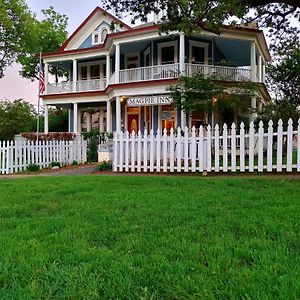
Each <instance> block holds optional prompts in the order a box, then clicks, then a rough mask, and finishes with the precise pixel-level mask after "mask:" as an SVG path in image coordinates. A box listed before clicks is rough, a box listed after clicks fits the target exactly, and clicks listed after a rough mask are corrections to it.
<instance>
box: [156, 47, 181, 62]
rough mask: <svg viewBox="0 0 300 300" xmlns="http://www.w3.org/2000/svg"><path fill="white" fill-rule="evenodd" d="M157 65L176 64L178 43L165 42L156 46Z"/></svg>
mask: <svg viewBox="0 0 300 300" xmlns="http://www.w3.org/2000/svg"><path fill="white" fill-rule="evenodd" d="M157 47H158V64H159V65H166V64H174V63H177V62H178V53H177V52H178V43H177V41H172V42H165V43H161V44H158V45H157Z"/></svg>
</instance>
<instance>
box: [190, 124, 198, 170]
mask: <svg viewBox="0 0 300 300" xmlns="http://www.w3.org/2000/svg"><path fill="white" fill-rule="evenodd" d="M196 146H197V145H196V128H195V126H193V127H192V137H191V171H192V172H196V150H197V149H196Z"/></svg>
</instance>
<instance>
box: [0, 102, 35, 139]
mask: <svg viewBox="0 0 300 300" xmlns="http://www.w3.org/2000/svg"><path fill="white" fill-rule="evenodd" d="M35 130H36V116H35V110H34V107H33V105H32V104H30V103H28V102H26V101H24V100H22V99H18V100H15V101H6V100H2V101H0V140H12V139H13V138H14V136H15V135H16V134H19V133H21V132H30V131H35Z"/></svg>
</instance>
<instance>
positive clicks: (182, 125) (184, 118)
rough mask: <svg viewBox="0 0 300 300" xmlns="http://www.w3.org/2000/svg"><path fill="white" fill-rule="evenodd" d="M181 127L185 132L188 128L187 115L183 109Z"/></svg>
mask: <svg viewBox="0 0 300 300" xmlns="http://www.w3.org/2000/svg"><path fill="white" fill-rule="evenodd" d="M180 127H181V129H183V130H184V128H185V127H186V113H185V112H184V111H183V109H182V110H181V126H180Z"/></svg>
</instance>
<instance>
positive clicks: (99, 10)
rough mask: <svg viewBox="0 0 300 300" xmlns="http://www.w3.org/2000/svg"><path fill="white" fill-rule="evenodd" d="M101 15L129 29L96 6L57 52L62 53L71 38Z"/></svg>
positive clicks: (128, 27)
mask: <svg viewBox="0 0 300 300" xmlns="http://www.w3.org/2000/svg"><path fill="white" fill-rule="evenodd" d="M98 12H100V13H103V14H104V15H107V16H108V17H109V18H111V19H113V21H114V22H116V23H117V24H119V25H121V26H123V27H124V28H126V29H131V27H130V26H128V25H127V24H125V23H124V22H123V21H121V20H120V19H118V18H116V17H115V16H113V15H112V14H110V13H109V12H107V11H106V10H104V9H102V8H101V7H99V6H97V7H96V8H95V9H94V10H93V11H92V13H91V14H90V15H89V16H88V17H87V18H86V19H85V20H84V21H83V22H82V23H81V25H80V26H79V27H78V28H77V29H76V30H75V31H74V32H73V33H72V35H71V36H70V37H69V38H68V39H67V40H66V41H65V42H64V43H63V44H62V46H61V47H60V48H59V50H58V52H62V51H64V50H65V48H66V47H67V46H68V44H69V43H70V42H71V41H72V40H73V38H74V37H75V36H76V35H77V34H78V33H79V32H80V31H81V30H82V29H83V27H84V26H85V25H86V24H87V23H88V22H89V21H90V20H91V19H92V18H93V17H94V16H95V15H96V14H97V13H98Z"/></svg>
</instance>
